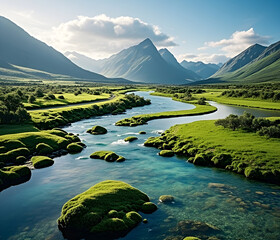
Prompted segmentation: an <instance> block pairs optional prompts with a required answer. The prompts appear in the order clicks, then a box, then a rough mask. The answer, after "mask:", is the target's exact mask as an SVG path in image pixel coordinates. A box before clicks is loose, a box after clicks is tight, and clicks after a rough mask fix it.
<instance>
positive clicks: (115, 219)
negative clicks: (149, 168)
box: [58, 180, 157, 239]
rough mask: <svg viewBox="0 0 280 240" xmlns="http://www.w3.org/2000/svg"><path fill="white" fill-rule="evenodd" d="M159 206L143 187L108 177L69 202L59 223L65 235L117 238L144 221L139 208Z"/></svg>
mask: <svg viewBox="0 0 280 240" xmlns="http://www.w3.org/2000/svg"><path fill="white" fill-rule="evenodd" d="M146 205H149V209H148V210H149V211H148V210H147V206H146ZM143 209H144V210H143ZM156 209H157V207H156V205H155V204H153V203H151V202H150V200H149V197H148V196H147V195H146V194H145V193H143V192H141V191H140V190H138V189H136V188H134V187H132V186H131V185H129V184H127V183H125V182H121V181H113V180H107V181H103V182H100V183H98V184H96V185H94V186H93V187H91V188H90V189H88V190H87V191H85V192H83V193H81V194H79V195H77V196H76V197H74V198H72V199H71V200H69V201H68V202H67V203H65V204H64V206H63V208H62V212H61V216H60V217H59V219H58V226H59V229H60V230H61V231H62V232H63V233H64V235H65V236H73V234H75V235H76V236H79V237H80V238H82V237H84V236H85V235H87V236H89V235H92V237H96V239H103V238H106V237H107V238H108V237H109V238H112V239H113V238H117V237H122V236H125V235H126V233H128V232H129V231H130V230H132V229H133V228H134V227H135V226H137V225H138V224H139V223H140V222H141V221H142V217H141V215H140V214H139V213H138V212H139V211H141V212H143V211H144V212H145V213H152V212H154V211H155V210H156ZM107 238H106V239H107Z"/></svg>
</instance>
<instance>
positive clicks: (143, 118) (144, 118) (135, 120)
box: [116, 104, 217, 127]
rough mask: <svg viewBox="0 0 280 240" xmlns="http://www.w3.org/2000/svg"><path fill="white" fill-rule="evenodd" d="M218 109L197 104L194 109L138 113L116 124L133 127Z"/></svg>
mask: <svg viewBox="0 0 280 240" xmlns="http://www.w3.org/2000/svg"><path fill="white" fill-rule="evenodd" d="M216 110H217V108H216V107H213V106H211V105H209V104H207V105H198V104H195V108H194V109H190V110H181V111H168V112H160V113H151V114H141V115H136V116H133V117H131V118H125V119H122V120H120V121H118V122H116V125H117V126H130V127H133V126H138V125H143V124H146V123H147V122H148V121H150V120H153V119H159V118H172V117H182V116H194V115H202V114H206V113H211V112H215V111H216Z"/></svg>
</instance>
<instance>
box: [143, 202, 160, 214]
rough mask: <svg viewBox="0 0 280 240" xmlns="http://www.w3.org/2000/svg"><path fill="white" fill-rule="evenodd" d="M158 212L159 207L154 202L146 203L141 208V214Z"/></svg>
mask: <svg viewBox="0 0 280 240" xmlns="http://www.w3.org/2000/svg"><path fill="white" fill-rule="evenodd" d="M156 210H157V205H155V204H154V203H152V202H145V203H144V204H143V205H142V207H141V212H143V213H153V212H154V211H156Z"/></svg>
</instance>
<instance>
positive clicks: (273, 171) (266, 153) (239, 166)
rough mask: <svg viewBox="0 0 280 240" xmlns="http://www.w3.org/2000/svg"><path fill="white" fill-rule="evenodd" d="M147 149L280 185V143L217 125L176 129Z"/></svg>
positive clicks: (210, 122)
mask: <svg viewBox="0 0 280 240" xmlns="http://www.w3.org/2000/svg"><path fill="white" fill-rule="evenodd" d="M145 145H146V146H153V147H157V148H159V149H169V150H173V151H174V152H175V153H176V154H178V155H183V156H186V157H189V161H190V162H193V163H194V164H196V165H202V166H215V167H220V168H225V169H228V170H230V171H233V172H237V173H239V174H243V175H245V176H246V177H248V178H252V179H258V180H262V181H268V182H274V183H277V184H280V159H279V155H280V148H279V146H280V139H276V138H270V139H267V138H265V137H262V136H259V135H257V134H256V133H251V132H245V131H242V130H236V131H232V130H230V129H225V128H223V127H222V126H216V125H215V121H213V120H208V121H198V122H193V123H190V124H182V125H175V126H173V127H171V128H170V129H169V130H167V131H166V132H165V133H164V134H163V135H162V136H160V137H157V138H149V139H148V140H147V141H146V142H145Z"/></svg>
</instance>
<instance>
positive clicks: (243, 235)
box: [0, 92, 280, 240]
mask: <svg viewBox="0 0 280 240" xmlns="http://www.w3.org/2000/svg"><path fill="white" fill-rule="evenodd" d="M137 94H138V95H141V96H144V97H145V98H150V99H151V100H152V104H151V105H149V106H144V107H141V108H134V109H131V110H128V111H127V113H126V114H123V115H106V116H101V117H94V118H91V119H86V120H82V121H79V122H76V123H73V124H72V125H71V126H69V127H66V128H65V130H66V131H69V132H73V133H75V134H79V135H80V138H81V139H82V141H83V142H84V143H86V145H87V146H88V147H87V148H86V149H85V150H83V151H82V152H81V153H79V154H75V155H70V154H68V155H66V156H62V157H59V158H56V159H55V164H54V165H53V166H51V167H49V168H45V169H41V170H34V171H32V178H31V180H30V181H28V182H26V183H24V184H21V185H18V186H14V187H10V188H8V189H6V190H4V191H2V192H1V193H0V239H1V240H2V239H3V240H4V239H5V240H6V239H16V240H22V239H25V240H26V239H36V240H38V239H49V240H54V239H58V240H59V239H63V237H62V234H61V233H60V231H59V230H58V228H57V224H56V219H57V218H58V217H59V216H60V211H61V207H62V206H63V204H64V203H65V202H66V201H68V200H69V199H70V198H72V197H74V196H75V195H77V194H79V193H81V192H83V191H85V190H87V189H88V188H89V187H91V186H93V185H94V184H96V183H98V182H100V181H103V180H107V179H113V180H122V181H125V182H127V183H129V184H131V185H132V186H134V187H137V188H139V189H140V190H142V191H144V192H146V193H147V194H148V195H149V196H150V197H151V200H152V201H153V202H155V203H158V198H159V196H160V195H163V194H171V195H173V196H174V197H175V199H176V202H175V204H171V205H163V204H158V206H159V209H158V211H156V212H155V213H153V214H149V215H143V216H144V217H145V218H147V219H148V220H149V223H148V224H140V225H139V226H137V227H136V228H135V229H134V230H132V231H131V232H130V233H129V234H128V235H127V236H126V237H124V238H123V239H125V240H137V239H155V240H160V239H164V238H165V237H166V236H168V235H170V233H169V229H170V228H172V227H174V226H175V225H176V223H177V222H178V221H180V220H187V219H188V220H198V221H202V222H207V223H210V224H213V225H215V226H216V227H218V228H220V229H221V230H222V232H221V234H219V235H218V237H220V238H222V239H254V240H262V239H272V240H276V239H280V201H279V199H280V187H279V186H275V185H271V184H266V183H261V182H256V181H250V180H247V179H246V178H244V177H242V176H240V175H237V174H234V173H230V172H227V171H224V170H221V169H215V168H204V167H196V166H194V165H193V164H190V163H188V162H186V159H183V158H178V157H176V156H175V157H172V158H163V157H160V156H158V155H157V153H158V152H159V150H158V149H154V148H147V147H144V146H143V143H144V141H145V140H146V139H147V138H148V137H150V136H158V132H160V131H162V130H166V129H168V128H169V127H170V126H172V125H174V124H178V123H187V122H192V121H197V120H205V119H217V118H223V117H225V116H227V115H229V114H230V113H234V114H242V113H243V112H244V111H245V110H246V111H247V112H252V113H253V114H254V115H256V116H263V117H264V116H280V112H276V111H265V110H258V109H248V108H242V107H233V106H226V105H222V104H217V103H212V104H213V105H215V106H217V107H218V109H219V110H218V111H217V112H215V113H211V114H207V115H202V116H192V117H180V118H170V119H158V120H153V121H150V122H149V124H148V125H143V126H137V127H133V128H130V127H117V126H115V125H114V123H115V122H116V121H118V120H120V119H122V118H125V117H131V116H133V115H136V114H141V113H149V112H162V111H171V110H183V109H192V108H193V105H190V104H186V103H181V102H176V101H173V100H171V99H169V98H163V97H157V96H150V95H149V94H148V93H146V92H138V93H137ZM93 125H102V126H104V127H106V128H107V129H108V133H107V134H106V135H99V136H95V135H90V134H87V133H86V130H87V129H89V128H91V127H92V126H93ZM140 130H141V131H146V132H147V134H146V135H138V132H139V131H140ZM129 135H134V136H137V137H138V138H139V139H138V140H136V141H135V142H132V143H125V142H124V141H123V139H124V138H125V137H126V136H129ZM97 150H112V151H114V152H116V153H117V154H120V155H123V156H124V157H125V158H126V159H127V160H126V161H125V162H123V163H108V162H105V161H102V160H95V159H90V158H89V155H90V154H91V153H92V152H94V151H97ZM209 183H223V184H225V187H224V188H223V189H219V188H210V187H209V186H208V184H209ZM210 185H211V184H210Z"/></svg>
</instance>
